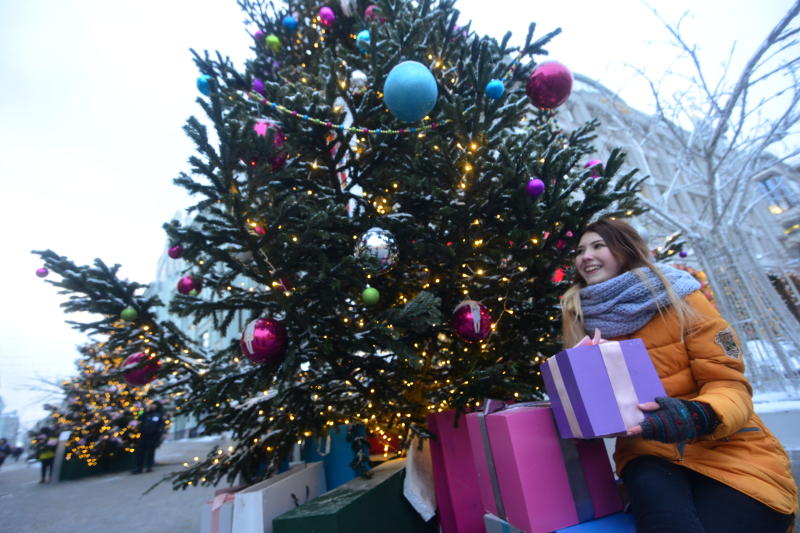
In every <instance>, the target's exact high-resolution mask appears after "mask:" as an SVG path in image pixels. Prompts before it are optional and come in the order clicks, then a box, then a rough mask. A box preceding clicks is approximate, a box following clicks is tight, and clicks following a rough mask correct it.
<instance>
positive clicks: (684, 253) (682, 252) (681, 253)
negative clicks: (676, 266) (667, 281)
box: [678, 250, 689, 257]
mask: <svg viewBox="0 0 800 533" xmlns="http://www.w3.org/2000/svg"><path fill="white" fill-rule="evenodd" d="M678 255H679V256H681V257H686V256H687V255H689V254H688V253H686V251H684V250H681V251H680V253H679V254H678Z"/></svg>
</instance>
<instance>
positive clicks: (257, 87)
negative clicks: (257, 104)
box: [251, 78, 264, 94]
mask: <svg viewBox="0 0 800 533" xmlns="http://www.w3.org/2000/svg"><path fill="white" fill-rule="evenodd" d="M251 87H252V88H253V92H257V93H258V94H264V82H263V81H262V80H260V79H258V78H253V83H252V84H251Z"/></svg>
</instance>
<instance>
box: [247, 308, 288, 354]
mask: <svg viewBox="0 0 800 533" xmlns="http://www.w3.org/2000/svg"><path fill="white" fill-rule="evenodd" d="M287 342H288V339H287V334H286V328H285V327H283V324H281V323H280V322H278V321H277V320H273V319H271V318H257V319H256V320H253V321H252V322H250V323H249V324H247V326H246V327H245V328H244V331H243V332H242V339H241V342H240V345H241V347H242V353H243V354H244V355H245V357H247V358H248V359H250V360H251V361H253V362H254V363H258V364H272V363H277V362H280V360H281V359H283V355H284V353H285V352H286V344H287Z"/></svg>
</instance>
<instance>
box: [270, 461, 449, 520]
mask: <svg viewBox="0 0 800 533" xmlns="http://www.w3.org/2000/svg"><path fill="white" fill-rule="evenodd" d="M404 478H405V459H395V460H392V461H387V462H385V463H383V464H381V465H379V466H376V467H375V468H373V469H372V470H370V477H369V479H366V478H363V477H357V478H355V479H353V480H352V481H349V482H348V483H345V484H344V485H342V486H340V487H339V488H337V489H334V490H332V491H329V492H327V493H326V494H323V495H322V496H319V497H318V498H315V499H313V500H311V501H310V502H308V503H306V504H303V505H301V506H300V507H298V508H296V509H293V510H291V511H289V512H287V513H284V514H282V515H281V516H279V517H277V518H275V519H274V520H273V521H272V531H273V533H359V532H361V531H364V532H372V531H376V530H379V531H380V533H408V532H409V531H414V532H420V533H436V532H437V531H438V530H439V525H438V523H437V521H436V520H433V519H432V520H430V521H429V522H425V521H424V520H422V517H420V515H419V513H417V511H416V510H414V508H413V507H412V506H411V504H410V503H408V501H407V500H406V498H405V496H403V479H404ZM376 528H377V529H376Z"/></svg>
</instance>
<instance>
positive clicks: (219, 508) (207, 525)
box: [200, 493, 236, 533]
mask: <svg viewBox="0 0 800 533" xmlns="http://www.w3.org/2000/svg"><path fill="white" fill-rule="evenodd" d="M235 496H236V495H235V494H234V493H223V494H217V495H216V496H214V499H213V500H211V501H210V502H206V503H205V504H204V505H203V513H202V514H201V515H200V533H231V527H232V526H233V500H234V498H235Z"/></svg>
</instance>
